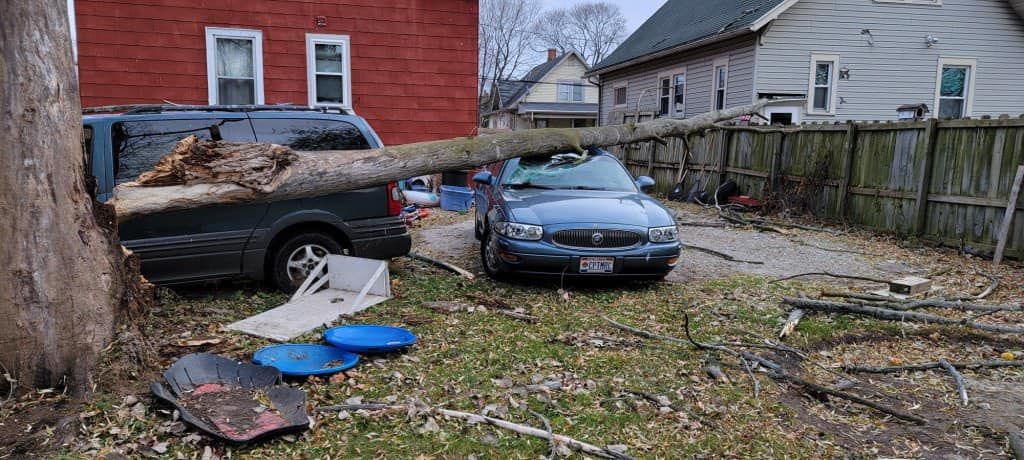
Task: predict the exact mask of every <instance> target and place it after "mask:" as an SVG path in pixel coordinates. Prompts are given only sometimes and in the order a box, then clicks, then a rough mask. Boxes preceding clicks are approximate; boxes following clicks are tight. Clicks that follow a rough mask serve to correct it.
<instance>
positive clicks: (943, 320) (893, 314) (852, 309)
mask: <svg viewBox="0 0 1024 460" xmlns="http://www.w3.org/2000/svg"><path fill="white" fill-rule="evenodd" d="M782 301H783V303H785V304H786V305H790V306H793V307H797V308H802V309H804V310H813V311H823V312H828V313H847V314H853V315H861V316H870V317H873V318H877V319H884V320H889V321H909V322H916V323H934V324H943V325H948V326H965V327H970V328H974V329H978V330H982V331H987V332H998V333H1010V334H1024V328H1022V327H1018V326H1006V325H1002V324H988V323H979V322H975V321H971V320H967V319H965V320H960V319H954V318H947V317H944V316H939V315H933V314H930V313H920V312H914V311H905V310H890V309H888V308H880V307H872V306H868V305H861V304H855V303H841V302H826V301H822V300H811V299H796V298H793V297H785V298H783V300H782Z"/></svg>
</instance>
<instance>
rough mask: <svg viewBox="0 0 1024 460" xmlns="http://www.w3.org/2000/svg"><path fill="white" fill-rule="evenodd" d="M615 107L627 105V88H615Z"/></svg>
mask: <svg viewBox="0 0 1024 460" xmlns="http://www.w3.org/2000/svg"><path fill="white" fill-rule="evenodd" d="M615 105H617V106H622V105H626V87H625V86H618V87H616V88H615Z"/></svg>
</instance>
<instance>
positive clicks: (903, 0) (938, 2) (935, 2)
mask: <svg viewBox="0 0 1024 460" xmlns="http://www.w3.org/2000/svg"><path fill="white" fill-rule="evenodd" d="M875 3H900V4H904V5H927V6H942V0H875Z"/></svg>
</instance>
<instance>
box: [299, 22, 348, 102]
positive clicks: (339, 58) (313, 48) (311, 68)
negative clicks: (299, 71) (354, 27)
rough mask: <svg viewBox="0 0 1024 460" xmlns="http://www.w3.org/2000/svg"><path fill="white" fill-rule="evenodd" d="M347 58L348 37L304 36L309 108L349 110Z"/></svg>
mask: <svg viewBox="0 0 1024 460" xmlns="http://www.w3.org/2000/svg"><path fill="white" fill-rule="evenodd" d="M350 56H351V54H349V39H348V36H347V35H321V34H306V72H307V75H306V80H307V82H308V91H309V105H313V106H328V107H344V108H351V107H352V79H351V68H352V67H351V63H350V62H349V57H350Z"/></svg>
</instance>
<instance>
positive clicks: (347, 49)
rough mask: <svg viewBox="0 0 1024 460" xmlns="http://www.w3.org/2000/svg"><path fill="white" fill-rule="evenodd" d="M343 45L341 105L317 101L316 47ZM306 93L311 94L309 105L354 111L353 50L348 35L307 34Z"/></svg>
mask: <svg viewBox="0 0 1024 460" xmlns="http://www.w3.org/2000/svg"><path fill="white" fill-rule="evenodd" d="M318 44H324V45H341V48H342V53H343V54H344V57H343V62H342V67H343V69H342V74H341V83H342V98H343V101H342V103H341V104H334V103H323V102H317V101H316V74H317V71H316V45H318ZM306 92H307V93H308V94H309V105H310V106H315V107H340V108H343V109H350V110H351V109H352V48H351V39H350V38H349V36H348V35H328V34H306Z"/></svg>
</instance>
